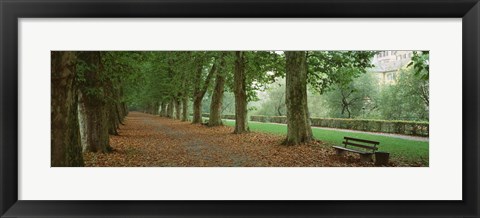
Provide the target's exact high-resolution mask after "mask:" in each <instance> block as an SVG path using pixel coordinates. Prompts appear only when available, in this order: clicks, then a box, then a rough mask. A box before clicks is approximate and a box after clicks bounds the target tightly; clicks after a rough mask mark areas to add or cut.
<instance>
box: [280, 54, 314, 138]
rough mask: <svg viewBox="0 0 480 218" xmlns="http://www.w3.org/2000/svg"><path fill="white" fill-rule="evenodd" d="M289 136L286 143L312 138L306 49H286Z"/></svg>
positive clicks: (286, 100)
mask: <svg viewBox="0 0 480 218" xmlns="http://www.w3.org/2000/svg"><path fill="white" fill-rule="evenodd" d="M285 57H286V59H287V63H286V90H285V103H286V106H287V138H286V139H285V142H284V144H287V145H296V144H299V143H303V142H308V141H310V140H312V128H311V127H310V116H309V113H308V104H307V69H306V62H307V60H306V54H305V52H304V51H286V52H285Z"/></svg>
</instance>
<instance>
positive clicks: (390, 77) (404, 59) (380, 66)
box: [372, 51, 413, 85]
mask: <svg viewBox="0 0 480 218" xmlns="http://www.w3.org/2000/svg"><path fill="white" fill-rule="evenodd" d="M412 56H413V51H380V52H379V53H378V54H376V55H375V56H374V57H373V60H372V64H373V65H375V66H374V67H373V69H372V72H373V73H374V74H375V75H376V76H377V77H378V81H379V83H380V84H381V85H390V84H395V83H396V81H397V78H398V75H399V72H400V71H399V70H400V69H402V68H403V67H406V66H407V65H408V64H409V63H410V62H411V60H412Z"/></svg>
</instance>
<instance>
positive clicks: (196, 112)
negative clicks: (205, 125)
mask: <svg viewBox="0 0 480 218" xmlns="http://www.w3.org/2000/svg"><path fill="white" fill-rule="evenodd" d="M201 122H202V99H201V98H195V99H193V120H192V123H201Z"/></svg>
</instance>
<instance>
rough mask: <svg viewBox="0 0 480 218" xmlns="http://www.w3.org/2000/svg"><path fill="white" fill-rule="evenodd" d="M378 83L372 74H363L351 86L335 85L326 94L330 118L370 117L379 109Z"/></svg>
mask: <svg viewBox="0 0 480 218" xmlns="http://www.w3.org/2000/svg"><path fill="white" fill-rule="evenodd" d="M378 89H379V87H378V81H377V78H376V77H375V76H374V75H373V74H372V73H366V74H362V75H361V76H360V77H358V78H356V79H354V80H353V81H352V82H350V83H349V84H344V85H335V88H333V90H331V91H328V92H327V93H325V94H324V96H325V99H326V101H325V102H326V106H327V108H328V109H329V114H328V115H329V117H337V118H355V117H368V116H369V114H370V113H373V112H374V111H375V110H376V108H377V102H376V100H377V96H378V91H379V90H378Z"/></svg>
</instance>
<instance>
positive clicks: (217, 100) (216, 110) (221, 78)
mask: <svg viewBox="0 0 480 218" xmlns="http://www.w3.org/2000/svg"><path fill="white" fill-rule="evenodd" d="M224 67H225V53H222V56H221V57H220V67H219V71H218V72H217V76H216V78H215V88H214V90H213V94H212V101H211V102H210V115H209V119H208V126H221V125H223V124H222V113H221V112H222V104H223V93H224V91H225V73H224V72H223V71H224V70H225V69H224Z"/></svg>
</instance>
